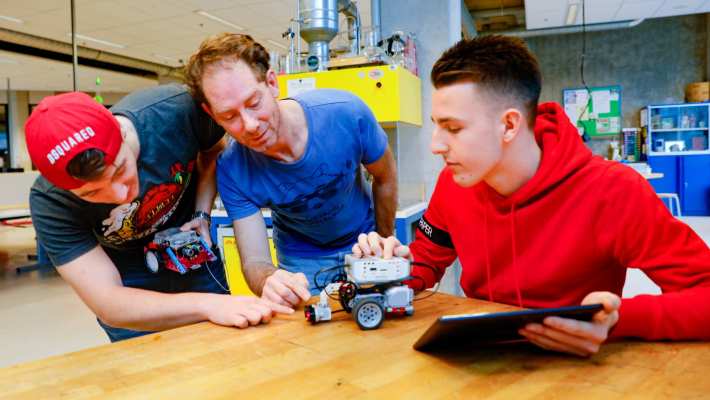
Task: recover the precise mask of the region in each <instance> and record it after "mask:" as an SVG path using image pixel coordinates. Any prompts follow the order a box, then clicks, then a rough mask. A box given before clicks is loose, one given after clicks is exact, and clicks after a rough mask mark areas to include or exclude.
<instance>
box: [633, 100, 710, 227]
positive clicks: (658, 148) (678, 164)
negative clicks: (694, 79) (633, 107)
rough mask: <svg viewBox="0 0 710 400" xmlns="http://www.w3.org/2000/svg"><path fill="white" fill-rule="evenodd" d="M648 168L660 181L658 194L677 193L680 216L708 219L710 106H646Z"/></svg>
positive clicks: (688, 104) (698, 104) (656, 186)
mask: <svg viewBox="0 0 710 400" xmlns="http://www.w3.org/2000/svg"><path fill="white" fill-rule="evenodd" d="M645 112H646V118H644V119H645V123H646V125H647V126H648V135H647V142H646V149H647V152H648V164H649V165H650V166H651V170H652V171H653V172H661V173H663V178H661V179H653V180H651V181H650V182H651V185H652V186H653V187H654V189H655V190H656V192H657V193H677V194H678V197H679V198H680V206H681V210H682V212H683V215H710V148H709V146H708V145H709V142H710V140H708V139H710V137H709V136H710V135H709V132H710V103H686V104H669V105H654V106H648V108H647V109H646V110H645Z"/></svg>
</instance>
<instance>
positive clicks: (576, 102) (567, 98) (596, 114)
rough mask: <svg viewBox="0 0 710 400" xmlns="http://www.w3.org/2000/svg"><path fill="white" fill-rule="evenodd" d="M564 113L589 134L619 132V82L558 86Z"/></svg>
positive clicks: (599, 134)
mask: <svg viewBox="0 0 710 400" xmlns="http://www.w3.org/2000/svg"><path fill="white" fill-rule="evenodd" d="M562 100H563V104H564V109H565V113H566V114H567V116H568V117H569V119H570V121H571V122H572V123H573V124H574V125H576V126H577V128H579V130H580V132H582V133H585V134H587V135H589V136H610V135H616V134H619V133H621V126H622V114H621V86H619V85H614V86H598V87H589V88H587V87H584V88H570V89H563V90H562Z"/></svg>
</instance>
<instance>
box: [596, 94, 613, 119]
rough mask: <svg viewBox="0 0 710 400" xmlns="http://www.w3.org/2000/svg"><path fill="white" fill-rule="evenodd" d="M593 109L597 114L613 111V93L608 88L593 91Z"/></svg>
mask: <svg viewBox="0 0 710 400" xmlns="http://www.w3.org/2000/svg"><path fill="white" fill-rule="evenodd" d="M592 110H594V112H595V113H597V114H608V113H609V112H610V111H611V93H609V91H607V90H601V91H597V92H592Z"/></svg>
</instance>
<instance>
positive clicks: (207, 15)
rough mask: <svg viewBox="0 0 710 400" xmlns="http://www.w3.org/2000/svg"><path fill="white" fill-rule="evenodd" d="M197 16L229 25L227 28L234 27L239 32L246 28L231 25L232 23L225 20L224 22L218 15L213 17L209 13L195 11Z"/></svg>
mask: <svg viewBox="0 0 710 400" xmlns="http://www.w3.org/2000/svg"><path fill="white" fill-rule="evenodd" d="M195 14H197V15H201V16H203V17H205V18H209V19H211V20H212V21H217V22H219V23H220V24H223V25H227V26H229V27H232V28H234V29H236V30H238V31H243V30H244V29H245V28H244V27H241V26H239V25H237V24H233V23H231V22H229V21H225V20H223V19H222V18H220V17H218V16H216V15H212V14H210V13H208V12H207V11H202V10H197V11H195Z"/></svg>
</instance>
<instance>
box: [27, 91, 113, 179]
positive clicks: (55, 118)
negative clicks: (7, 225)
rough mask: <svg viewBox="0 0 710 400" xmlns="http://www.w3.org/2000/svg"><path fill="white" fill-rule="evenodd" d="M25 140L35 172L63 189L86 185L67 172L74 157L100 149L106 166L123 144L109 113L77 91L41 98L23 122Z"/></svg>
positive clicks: (110, 162)
mask: <svg viewBox="0 0 710 400" xmlns="http://www.w3.org/2000/svg"><path fill="white" fill-rule="evenodd" d="M25 140H26V143H27V150H28V151H29V153H30V158H31V159H32V163H33V164H34V165H35V166H36V167H37V169H39V172H40V173H41V174H42V175H43V176H44V177H45V178H47V180H48V181H50V182H52V183H53V184H54V185H55V186H58V187H60V188H62V189H66V190H69V189H76V188H78V187H80V186H82V185H84V183H86V182H84V181H81V180H79V179H76V178H74V177H73V176H71V175H69V173H68V172H67V164H69V161H71V160H72V159H73V158H74V157H75V156H76V155H77V154H79V153H81V152H83V151H85V150H89V149H97V150H101V151H103V152H104V154H105V156H104V161H105V163H106V165H110V164H112V163H113V160H114V159H115V158H116V154H118V150H119V149H120V148H121V143H122V142H123V139H122V138H121V128H120V126H119V125H118V121H117V120H116V118H115V117H114V116H113V115H112V114H111V112H110V111H109V110H107V109H106V108H105V107H104V106H102V105H101V104H99V103H98V102H97V101H96V100H94V99H92V98H91V97H90V96H89V95H87V94H85V93H81V92H71V93H64V94H60V95H57V96H50V97H45V98H44V99H43V100H42V101H41V102H40V103H39V104H38V105H37V107H36V108H35V109H34V111H33V112H32V115H30V117H29V118H28V119H27V123H25Z"/></svg>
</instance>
